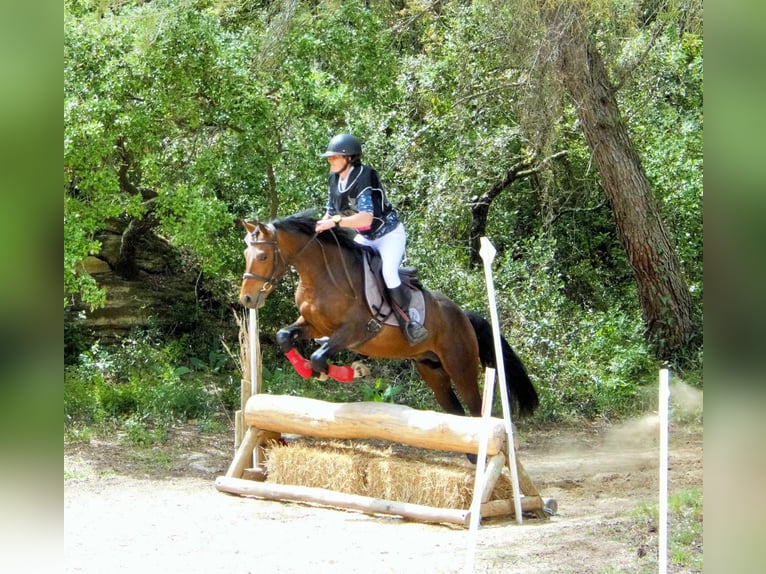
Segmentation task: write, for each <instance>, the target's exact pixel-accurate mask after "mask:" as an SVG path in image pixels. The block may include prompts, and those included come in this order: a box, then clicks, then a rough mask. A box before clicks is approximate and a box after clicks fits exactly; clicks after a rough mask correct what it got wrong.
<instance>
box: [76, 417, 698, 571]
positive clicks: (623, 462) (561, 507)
mask: <svg viewBox="0 0 766 574" xmlns="http://www.w3.org/2000/svg"><path fill="white" fill-rule="evenodd" d="M702 435H703V432H702V426H701V425H700V424H697V423H684V424H682V423H674V424H673V425H672V427H671V432H670V442H671V446H670V470H669V480H670V486H669V491H670V492H671V493H673V492H677V491H680V490H683V489H687V488H690V487H693V486H697V487H700V488H701V487H702V470H703V447H702V438H703V437H702ZM231 436H232V435H231V434H228V433H226V434H217V435H210V434H200V433H197V432H196V431H194V429H193V428H191V429H187V430H185V431H179V432H178V433H177V434H176V435H175V436H174V437H173V438H172V440H171V441H170V442H169V443H168V444H167V445H163V447H161V448H155V449H154V450H151V449H143V450H136V449H128V448H126V447H124V446H121V443H120V442H119V441H118V440H115V441H98V440H91V441H89V442H87V443H74V444H69V445H67V446H65V456H64V471H65V480H64V534H65V542H64V547H65V548H64V550H65V562H64V571H65V572H83V573H84V572H93V573H99V574H102V573H104V572H110V573H114V572H184V573H189V574H191V573H197V572H199V573H206V574H208V573H213V572H226V573H237V574H239V573H242V574H244V573H255V572H259V573H260V572H280V573H282V572H284V573H292V572H295V573H301V574H303V573H306V572H312V573H323V572H333V573H336V572H339V573H346V572H349V573H354V572H359V573H362V572H364V573H365V574H377V573H388V572H391V573H403V572H415V573H453V572H471V571H472V572H513V573H542V572H567V573H572V572H575V573H579V572H594V573H605V572H608V573H615V572H630V573H633V572H656V571H657V557H656V543H657V540H656V539H657V533H656V530H655V529H654V528H653V527H651V525H647V527H646V528H645V532H641V531H640V530H638V531H637V530H636V527H635V520H633V519H631V516H630V515H631V512H632V511H634V510H635V509H636V508H638V507H640V506H641V505H642V504H644V503H649V504H656V501H657V496H658V494H657V493H658V456H659V454H658V453H659V449H658V427H657V420H656V418H655V417H652V416H649V417H646V418H643V419H640V420H634V421H629V422H627V423H623V424H620V425H607V424H589V425H584V426H580V427H577V428H571V427H566V428H563V427H561V428H552V429H545V430H531V431H529V432H523V431H522V432H521V433H520V435H519V438H520V443H521V444H520V449H519V457H520V460H521V461H522V463H523V464H524V466H525V468H526V470H527V472H528V474H529V475H530V477H531V478H532V480H533V481H534V483H535V485H536V486H537V488H538V490H539V491H540V493H541V494H542V496H543V497H551V498H555V499H556V500H557V503H558V514H557V515H556V516H554V517H552V518H550V519H548V520H540V519H525V521H524V524H522V525H518V524H516V522H515V521H513V520H507V519H489V520H485V521H484V522H483V523H482V526H481V528H480V530H479V531H478V533H476V535H475V537H474V536H472V535H471V533H470V532H469V531H467V530H465V529H463V528H459V527H455V526H446V525H425V524H417V523H413V522H407V521H404V520H401V519H398V518H392V517H381V516H368V515H364V514H361V513H357V512H348V511H342V510H336V509H325V508H317V507H312V506H309V505H304V504H296V503H279V502H271V501H263V500H257V499H253V498H243V497H237V496H232V495H228V494H223V493H220V492H218V491H217V490H215V488H214V480H215V477H216V476H218V475H221V474H223V473H224V472H225V471H226V468H227V467H228V464H229V462H230V461H231V457H232V455H233V444H232V438H231ZM700 552H701V549H700ZM689 571H691V570H686V569H683V568H679V567H678V566H674V565H671V566H670V568H669V572H689Z"/></svg>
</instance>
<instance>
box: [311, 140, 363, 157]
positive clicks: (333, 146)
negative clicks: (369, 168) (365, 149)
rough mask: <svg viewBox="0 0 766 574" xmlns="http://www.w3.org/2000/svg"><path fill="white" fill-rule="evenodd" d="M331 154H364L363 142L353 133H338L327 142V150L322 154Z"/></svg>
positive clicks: (327, 155) (353, 155) (326, 155)
mask: <svg viewBox="0 0 766 574" xmlns="http://www.w3.org/2000/svg"><path fill="white" fill-rule="evenodd" d="M331 155H344V156H352V157H357V156H360V155H362V144H361V142H360V141H359V140H358V139H356V138H355V137H354V136H352V135H351V134H338V135H336V136H334V137H333V138H332V139H331V140H330V143H328V144H327V151H325V152H324V153H323V154H321V157H329V156H331Z"/></svg>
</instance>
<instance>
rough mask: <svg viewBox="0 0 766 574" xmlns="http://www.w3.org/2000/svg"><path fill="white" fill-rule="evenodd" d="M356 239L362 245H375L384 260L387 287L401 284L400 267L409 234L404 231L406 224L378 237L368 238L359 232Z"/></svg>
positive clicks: (383, 270)
mask: <svg viewBox="0 0 766 574" xmlns="http://www.w3.org/2000/svg"><path fill="white" fill-rule="evenodd" d="M354 241H356V242H357V243H361V244H362V245H369V246H371V247H373V248H374V249H375V250H376V251H377V252H378V253H380V258H381V259H382V260H383V269H382V273H383V280H384V281H385V282H386V287H388V288H389V289H393V288H394V287H398V286H399V285H401V283H402V282H401V280H400V279H399V267H400V266H401V264H402V259H403V258H404V248H405V247H406V245H407V234H406V233H405V231H404V225H402V224H401V223H400V224H399V225H397V226H396V227H395V228H394V229H393V230H392V231H389V232H388V233H386V234H385V235H384V236H383V237H379V238H378V239H367V238H366V237H365V236H363V235H361V234H357V235H356V237H355V238H354Z"/></svg>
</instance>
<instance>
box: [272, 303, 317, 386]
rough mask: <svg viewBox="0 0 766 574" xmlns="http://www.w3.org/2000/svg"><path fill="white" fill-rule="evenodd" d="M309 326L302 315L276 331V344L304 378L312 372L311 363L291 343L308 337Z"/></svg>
mask: <svg viewBox="0 0 766 574" xmlns="http://www.w3.org/2000/svg"><path fill="white" fill-rule="evenodd" d="M308 330H309V326H308V325H307V324H306V322H305V321H304V320H303V317H300V318H298V320H297V321H296V322H295V323H293V324H292V325H288V326H287V327H284V328H282V329H280V330H279V331H277V344H278V345H279V348H280V350H281V351H282V352H283V353H284V354H285V357H287V360H288V361H290V363H291V364H292V366H293V367H294V368H295V371H296V372H297V373H298V374H299V375H300V376H301V377H303V378H304V379H308V378H309V377H311V376H312V375H313V374H315V373H314V372H313V369H312V368H311V363H310V362H309V361H307V360H306V359H304V358H303V356H302V355H301V354H300V353H299V352H298V349H296V348H295V347H294V346H293V345H294V344H295V342H296V341H300V340H303V339H307V338H308Z"/></svg>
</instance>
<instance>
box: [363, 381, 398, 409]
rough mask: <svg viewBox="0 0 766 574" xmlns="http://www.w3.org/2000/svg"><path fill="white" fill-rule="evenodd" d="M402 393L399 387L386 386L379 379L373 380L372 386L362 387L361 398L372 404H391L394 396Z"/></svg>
mask: <svg viewBox="0 0 766 574" xmlns="http://www.w3.org/2000/svg"><path fill="white" fill-rule="evenodd" d="M401 391H402V387H401V386H399V385H388V384H386V383H384V382H383V381H382V380H380V379H375V384H374V385H365V386H364V387H362V396H363V397H364V400H365V401H370V402H374V403H393V402H395V399H396V396H397V395H398V394H399V393H400V392H401Z"/></svg>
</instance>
